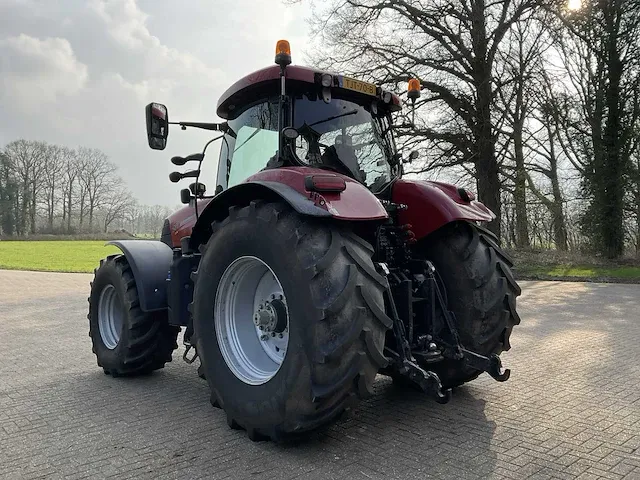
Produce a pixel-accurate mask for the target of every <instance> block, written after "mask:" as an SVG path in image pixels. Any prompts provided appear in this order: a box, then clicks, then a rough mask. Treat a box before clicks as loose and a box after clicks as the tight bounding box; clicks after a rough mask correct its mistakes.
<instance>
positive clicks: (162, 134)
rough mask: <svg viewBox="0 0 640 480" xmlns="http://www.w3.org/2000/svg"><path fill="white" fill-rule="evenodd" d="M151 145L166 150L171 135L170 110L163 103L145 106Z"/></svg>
mask: <svg viewBox="0 0 640 480" xmlns="http://www.w3.org/2000/svg"><path fill="white" fill-rule="evenodd" d="M145 113H146V116H147V139H148V140H149V147H151V148H152V149H154V150H164V149H165V147H166V146H167V137H168V136H169V112H168V111H167V107H166V106H164V105H162V104H161V103H150V104H149V105H147V107H146V108H145Z"/></svg>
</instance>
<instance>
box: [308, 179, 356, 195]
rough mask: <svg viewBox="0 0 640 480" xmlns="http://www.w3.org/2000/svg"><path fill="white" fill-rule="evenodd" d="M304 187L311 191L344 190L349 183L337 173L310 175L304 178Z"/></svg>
mask: <svg viewBox="0 0 640 480" xmlns="http://www.w3.org/2000/svg"><path fill="white" fill-rule="evenodd" d="M304 188H306V189H307V190H308V191H310V192H344V191H345V190H346V189H347V184H346V182H345V181H344V178H341V177H338V176H337V175H308V176H306V177H305V178H304Z"/></svg>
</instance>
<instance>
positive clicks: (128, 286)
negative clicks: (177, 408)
mask: <svg viewBox="0 0 640 480" xmlns="http://www.w3.org/2000/svg"><path fill="white" fill-rule="evenodd" d="M87 318H88V319H89V336H90V337H91V341H92V344H93V353H95V355H96V359H97V362H98V366H100V367H102V368H103V369H104V372H105V373H108V374H111V375H113V376H118V375H140V374H146V373H150V372H152V371H153V370H157V369H159V368H162V367H164V365H165V363H166V362H170V361H171V355H172V352H173V350H175V349H176V348H178V345H177V343H176V338H177V336H178V332H179V331H180V328H179V327H173V326H171V325H169V322H168V319H167V312H166V310H163V311H158V312H143V311H142V310H141V309H140V301H139V298H138V289H137V287H136V281H135V278H134V277H133V272H132V271H131V267H130V266H129V263H128V262H127V259H126V258H125V257H124V256H123V255H113V256H110V257H108V258H107V259H104V260H101V261H100V267H99V268H97V269H96V270H95V278H94V279H93V282H91V295H90V296H89V314H88V315H87Z"/></svg>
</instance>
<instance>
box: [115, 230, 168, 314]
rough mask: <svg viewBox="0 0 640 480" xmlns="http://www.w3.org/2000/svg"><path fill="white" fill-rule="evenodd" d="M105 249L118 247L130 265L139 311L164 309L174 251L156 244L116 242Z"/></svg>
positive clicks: (136, 241)
mask: <svg viewBox="0 0 640 480" xmlns="http://www.w3.org/2000/svg"><path fill="white" fill-rule="evenodd" d="M107 245H115V246H116V247H118V248H119V249H120V250H121V251H122V253H123V254H124V256H125V258H126V259H127V262H129V266H131V271H132V272H133V278H134V279H135V281H136V287H137V289H138V297H139V298H140V308H141V309H142V311H143V312H153V311H156V310H164V309H166V308H167V283H168V282H167V277H168V274H169V269H170V268H171V262H172V261H173V250H172V249H171V248H170V247H169V246H167V245H166V244H165V243H163V242H159V241H157V240H115V241H112V242H108V243H107Z"/></svg>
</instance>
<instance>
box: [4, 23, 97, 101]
mask: <svg viewBox="0 0 640 480" xmlns="http://www.w3.org/2000/svg"><path fill="white" fill-rule="evenodd" d="M87 79H88V71H87V66H86V65H84V64H82V63H80V62H79V61H78V59H77V58H76V57H75V55H74V53H73V49H72V48H71V44H70V43H69V42H68V41H67V40H66V39H64V38H45V39H38V38H34V37H31V36H29V35H26V34H20V35H19V36H17V37H9V38H6V39H0V85H2V88H1V89H0V99H1V101H2V104H3V105H7V104H9V103H15V105H16V106H17V108H18V109H19V110H21V111H23V112H27V113H28V112H32V111H33V110H34V109H36V108H37V107H38V106H39V105H42V104H47V103H55V102H56V101H57V100H58V99H59V98H60V97H61V96H62V97H64V96H69V95H73V94H76V93H78V92H79V91H80V90H82V88H84V86H85V85H86V82H87Z"/></svg>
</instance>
